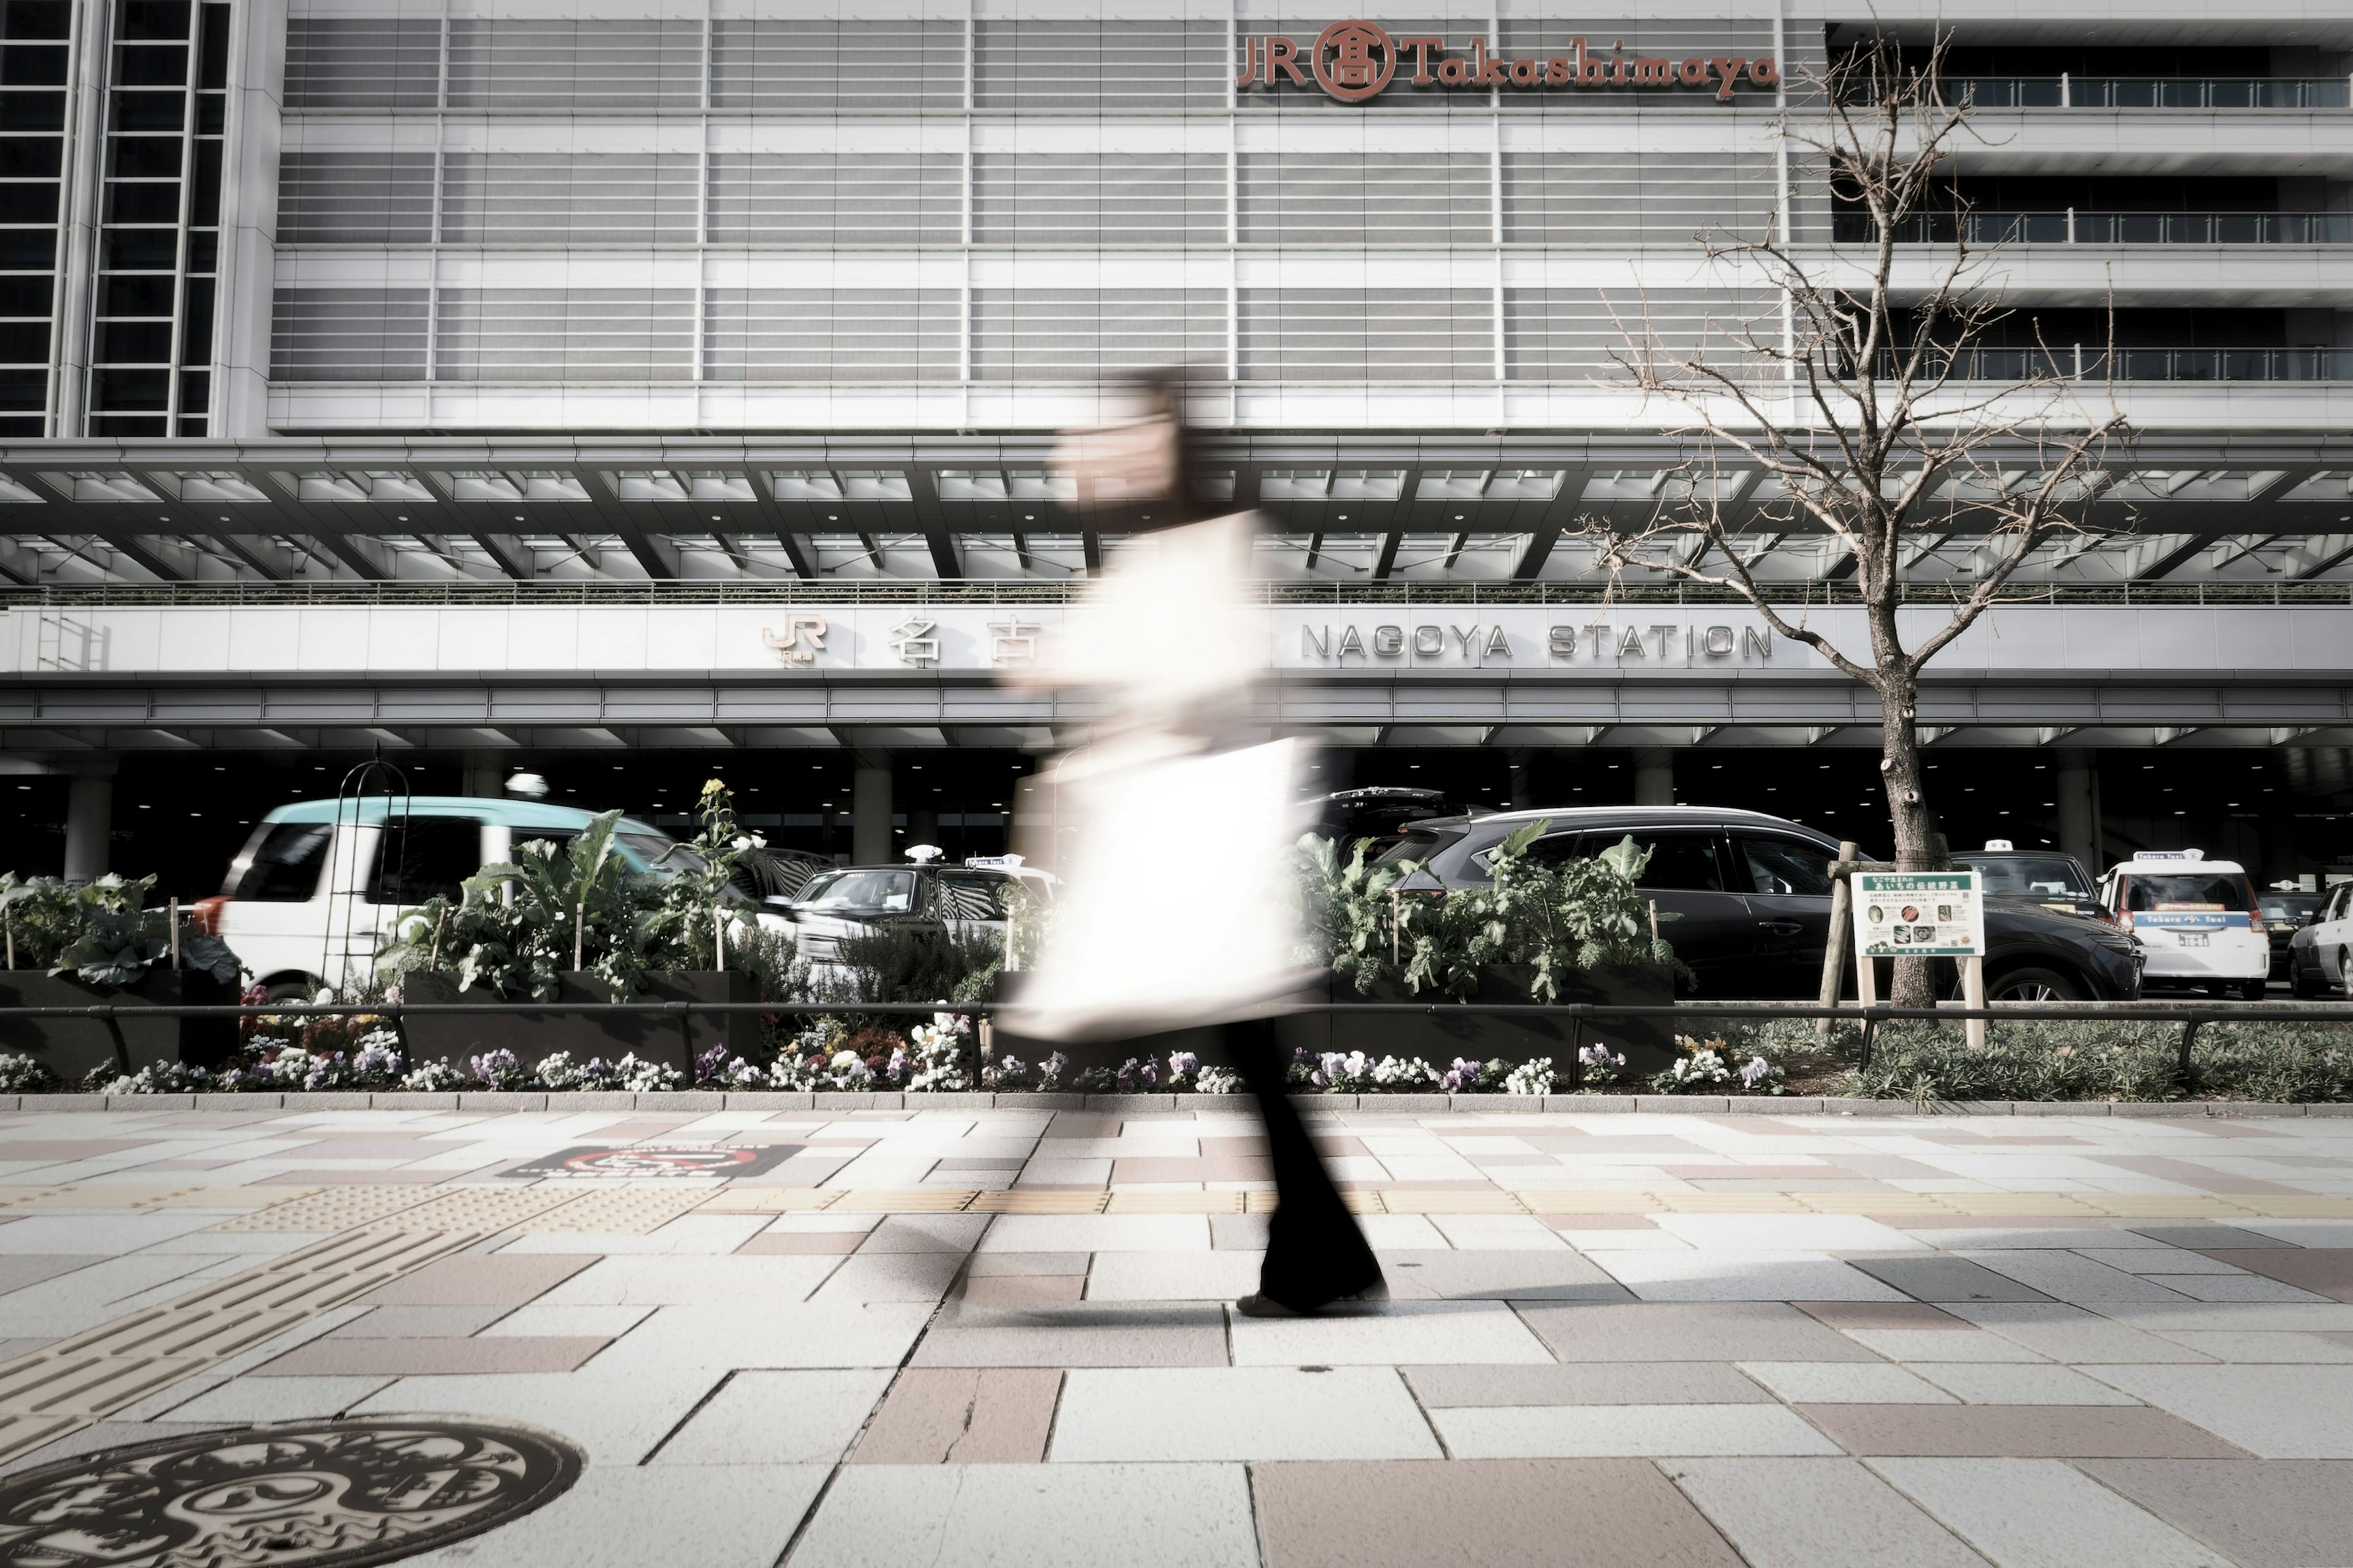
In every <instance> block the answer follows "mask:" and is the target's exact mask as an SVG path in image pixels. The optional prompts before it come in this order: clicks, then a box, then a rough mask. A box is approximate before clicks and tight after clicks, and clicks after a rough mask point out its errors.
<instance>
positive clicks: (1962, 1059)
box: [1849, 1018, 2353, 1103]
mask: <svg viewBox="0 0 2353 1568" xmlns="http://www.w3.org/2000/svg"><path fill="white" fill-rule="evenodd" d="M2181 1030H2182V1026H2181V1025H2179V1024H2176V1023H2168V1022H2164V1021H2161V1020H2142V1019H2129V1018H2126V1019H2073V1018H2070V1019H2064V1020H2047V1021H2025V1020H2021V1021H2020V1022H2017V1023H2009V1022H2004V1021H2001V1020H1996V1021H1995V1022H1994V1023H1993V1024H1991V1025H1990V1026H1989V1028H1988V1030H1987V1042H1986V1044H1985V1046H1984V1047H1982V1048H1980V1049H1971V1048H1970V1047H1969V1045H1968V1039H1967V1037H1966V1036H1965V1034H1964V1033H1963V1031H1962V1029H1961V1027H1960V1026H1958V1025H1957V1024H1927V1023H1905V1024H1890V1025H1888V1026H1885V1027H1883V1028H1882V1029H1881V1030H1880V1031H1879V1032H1878V1035H1877V1037H1876V1038H1875V1039H1874V1041H1873V1049H1872V1055H1871V1061H1870V1062H1869V1064H1868V1065H1866V1066H1863V1067H1861V1068H1857V1069H1855V1071H1854V1072H1853V1073H1852V1074H1851V1075H1850V1079H1849V1089H1850V1092H1852V1093H1854V1094H1858V1095H1862V1096H1864V1097H1867V1098H1871V1099H1878V1100H1918V1101H1922V1102H1924V1103H1925V1102H1927V1101H1933V1100H2179V1099H2183V1098H2185V1097H2188V1096H2190V1095H2199V1096H2206V1097H2212V1098H2218V1099H2224V1100H2268V1101H2306V1100H2353V1027H2348V1026H2345V1025H2341V1024H2295V1023H2284V1022H2279V1021H2275V1020H2272V1019H2251V1020H2248V1021H2246V1022H2243V1023H2240V1022H2232V1023H2219V1024H2207V1025H2204V1026H2200V1029H2199V1031H2198V1035H2197V1038H2196V1039H2195V1041H2194V1042H2193V1043H2192V1046H2191V1049H2190V1060H2189V1073H2188V1075H2187V1076H2186V1077H2185V1076H2184V1075H2183V1074H2182V1071H2181V1065H2180V1057H2181Z"/></svg>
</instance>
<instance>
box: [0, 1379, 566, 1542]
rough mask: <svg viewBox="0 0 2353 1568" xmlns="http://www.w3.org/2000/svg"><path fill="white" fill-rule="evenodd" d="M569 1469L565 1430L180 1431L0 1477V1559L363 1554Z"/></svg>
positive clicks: (541, 1490) (523, 1504) (469, 1514)
mask: <svg viewBox="0 0 2353 1568" xmlns="http://www.w3.org/2000/svg"><path fill="white" fill-rule="evenodd" d="M579 1478H580V1455H579V1453H578V1452H577V1451H576V1450H575V1449H574V1448H573V1447H571V1446H570V1445H569V1444H567V1443H565V1442H564V1441H562V1440H561V1439H559V1438H556V1437H553V1436H549V1435H547V1434H545V1433H543V1432H534V1431H532V1430H530V1429H529V1428H527V1427H518V1426H489V1425H486V1424H484V1423H481V1422H478V1421H464V1420H443V1419H440V1418H438V1417H434V1416H425V1417H418V1418H386V1419H383V1420H373V1421H370V1420H361V1421H301V1422H290V1423H287V1424H284V1425H281V1426H246V1427H239V1428H237V1429H235V1430H230V1431H222V1432H197V1433H193V1434H183V1435H181V1436H176V1437H172V1438H168V1439H166V1440H164V1441H163V1442H158V1443H140V1444H134V1445H132V1446H130V1447H121V1448H107V1449H102V1450H100V1452H97V1453H94V1454H82V1455H79V1456H77V1457H75V1458H70V1459H66V1460H62V1461H60V1462H58V1463H57V1464H54V1465H44V1466H42V1467H41V1468H39V1469H37V1470H26V1471H25V1472H24V1473H23V1474H21V1475H15V1476H10V1477H8V1478H6V1479H5V1480H0V1563H54V1564H58V1568H68V1565H72V1568H80V1565H82V1564H90V1565H92V1568H95V1565H97V1564H100V1563H103V1564H106V1568H252V1565H253V1564H258V1563H268V1564H272V1565H273V1568H274V1565H279V1564H283V1565H284V1568H361V1565H362V1564H365V1563H390V1562H393V1561H395V1560H396V1559H398V1558H402V1557H407V1556H411V1555H414V1554H415V1553H417V1552H427V1551H430V1550H432V1549H433V1548H435V1547H438V1546H446V1545H448V1543H449V1542H453V1541H461V1540H463V1539H465V1538H466V1537H467V1536H470V1535H480V1533H481V1532H482V1531H486V1530H492V1529H495V1528H497V1527H498V1526H499V1525H501V1524H504V1523H506V1522H508V1521H511V1520H514V1519H519V1518H521V1517H522V1515H524V1514H526V1513H529V1512H530V1511H531V1510H533V1509H535V1508H538V1507H539V1506H540V1505H541V1504H543V1503H544V1502H546V1501H548V1500H550V1499H552V1498H555V1497H558V1496H561V1495H562V1494H563V1493H564V1492H565V1491H566V1490H567V1489H570V1487H571V1485H572V1483H573V1482H574V1481H575V1480H577V1479H579Z"/></svg>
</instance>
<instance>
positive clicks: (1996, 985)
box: [1986, 969, 2084, 1002]
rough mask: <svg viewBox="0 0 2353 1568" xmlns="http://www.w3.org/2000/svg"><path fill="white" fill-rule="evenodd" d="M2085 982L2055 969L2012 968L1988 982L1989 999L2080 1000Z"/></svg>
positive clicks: (2016, 1000)
mask: <svg viewBox="0 0 2353 1568" xmlns="http://www.w3.org/2000/svg"><path fill="white" fill-rule="evenodd" d="M1986 1000H1987V1001H1989V1002H2081V1001H2083V1000H2084V986H2083V983H2082V982H2081V981H2079V980H2077V979H2076V978H2075V977H2074V976H2073V975H2072V974H2065V973H2061V972H2060V971H2058V970H2056V969H2012V970H2007V971H2005V972H2004V973H2000V974H1998V975H1996V976H1994V978H1993V979H1992V980H1990V981H1989V982H1987V984H1986Z"/></svg>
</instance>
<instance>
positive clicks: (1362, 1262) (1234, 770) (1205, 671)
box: [1006, 379, 1386, 1317]
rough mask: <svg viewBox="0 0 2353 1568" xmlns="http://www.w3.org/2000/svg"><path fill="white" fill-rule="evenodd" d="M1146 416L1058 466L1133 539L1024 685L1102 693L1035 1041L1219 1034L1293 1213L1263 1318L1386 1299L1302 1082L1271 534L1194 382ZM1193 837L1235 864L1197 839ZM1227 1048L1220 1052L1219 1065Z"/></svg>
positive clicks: (1023, 999)
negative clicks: (1293, 1063)
mask: <svg viewBox="0 0 2353 1568" xmlns="http://www.w3.org/2000/svg"><path fill="white" fill-rule="evenodd" d="M1135 392H1136V397H1137V401H1138V403H1139V405H1140V407H1139V411H1138V416H1137V417H1135V418H1134V420H1132V421H1131V422H1129V423H1126V424H1123V425H1118V426H1113V427H1110V428H1107V429H1102V430H1094V431H1089V432H1086V433H1083V434H1080V435H1074V436H1072V437H1069V438H1068V439H1067V440H1066V441H1065V443H1064V445H1063V448H1062V450H1061V452H1060V453H1059V454H1058V456H1057V466H1058V467H1059V468H1062V469H1064V470H1065V471H1066V472H1067V473H1069V475H1070V476H1071V479H1072V481H1073V483H1074V485H1075V492H1076V493H1075V498H1074V504H1075V505H1076V506H1077V508H1078V509H1079V510H1080V511H1081V512H1082V514H1085V515H1086V516H1087V521H1088V523H1089V526H1090V527H1092V528H1094V529H1097V530H1100V531H1117V532H1122V533H1124V534H1125V535H1126V536H1127V537H1126V539H1125V542H1124V543H1123V545H1122V547H1121V549H1120V552H1119V557H1118V559H1117V561H1116V562H1115V563H1114V564H1113V567H1112V568H1111V570H1110V571H1108V572H1107V573H1105V574H1103V576H1102V577H1100V578H1099V579H1098V580H1097V581H1095V582H1094V583H1092V584H1090V587H1089V591H1088V593H1087V594H1086V595H1085V597H1084V598H1083V599H1082V600H1081V601H1080V602H1078V603H1077V604H1075V605H1072V606H1071V612H1070V616H1069V618H1068V621H1067V623H1066V625H1065V628H1064V633H1063V636H1062V637H1061V638H1060V646H1059V647H1058V648H1057V649H1056V650H1055V652H1054V654H1053V656H1051V657H1050V658H1046V659H1043V660H1041V662H1040V666H1039V668H1036V669H1031V670H1024V671H1020V672H1018V673H1017V674H1015V675H1014V676H1013V677H1012V679H1017V680H1019V681H1022V682H1023V683H1025V684H1034V685H1043V686H1054V687H1062V688H1075V689H1083V690H1085V691H1086V692H1088V693H1090V694H1091V695H1092V700H1093V701H1092V723H1091V725H1090V732H1089V736H1088V740H1087V742H1086V743H1085V744H1084V745H1083V746H1082V747H1080V748H1078V749H1076V750H1074V751H1071V752H1066V753H1065V754H1063V755H1062V756H1060V757H1059V758H1057V759H1056V760H1055V761H1054V763H1052V764H1051V765H1050V767H1049V768H1048V770H1047V771H1046V773H1044V774H1043V775H1042V776H1041V779H1040V783H1041V784H1042V785H1043V786H1045V787H1047V788H1048V789H1050V791H1051V792H1052V795H1053V798H1054V801H1055V805H1054V818H1055V823H1056V826H1057V829H1058V848H1057V856H1056V858H1057V860H1058V862H1059V865H1058V869H1059V870H1060V875H1061V877H1062V880H1063V887H1062V890H1061V892H1060V896H1059V897H1058V898H1057V900H1055V910H1054V921H1053V927H1052V930H1051V931H1050V933H1049V935H1048V936H1047V938H1046V941H1045V943H1044V951H1043V952H1042V953H1041V954H1040V955H1039V963H1038V966H1037V968H1036V970H1035V971H1034V972H1033V973H1030V974H1029V975H1027V976H1026V977H1025V984H1024V987H1023V990H1022V993H1021V996H1020V1005H1019V1007H1018V1010H1017V1011H1015V1012H1013V1013H1012V1014H1011V1015H1010V1016H1008V1018H1007V1020H1006V1022H1008V1024H1009V1025H1010V1026H1011V1027H1012V1028H1013V1029H1014V1030H1015V1031H1017V1032H1018V1033H1019V1034H1020V1035H1023V1036H1026V1037H1035V1038H1038V1039H1041V1040H1050V1041H1057V1042H1062V1043H1068V1044H1091V1045H1098V1046H1101V1045H1105V1044H1111V1043H1114V1042H1117V1043H1121V1044H1122V1045H1123V1046H1124V1048H1126V1049H1128V1050H1130V1051H1132V1052H1134V1054H1138V1055H1156V1054H1158V1050H1157V1047H1158V1046H1159V1045H1165V1044H1167V1043H1170V1042H1168V1041H1167V1040H1166V1039H1161V1040H1157V1041H1155V1039H1154V1038H1153V1037H1166V1036H1167V1035H1169V1034H1171V1033H1172V1032H1174V1031H1184V1030H1198V1029H1202V1028H1205V1027H1207V1028H1214V1029H1216V1030H1217V1031H1218V1033H1219V1037H1220V1045H1221V1047H1222V1054H1223V1055H1224V1056H1225V1057H1226V1058H1228V1059H1229V1060H1230V1061H1231V1062H1232V1063H1233V1065H1234V1067H1235V1068H1237V1069H1238V1070H1239V1071H1240V1074H1241V1076H1242V1078H1243V1079H1244V1081H1245V1082H1246V1083H1247V1084H1248V1085H1249V1087H1250V1092H1251V1093H1252V1094H1254V1095H1256V1096H1257V1099H1258V1104H1259V1109H1260V1113H1261V1116H1262V1117H1263V1118H1264V1121H1265V1124H1266V1139H1267V1152H1268V1155H1269V1157H1270V1160H1271V1163H1272V1166H1273V1170H1274V1182H1275V1192H1276V1205H1277V1206H1276V1208H1275V1212H1274V1214H1273V1215H1271V1218H1270V1221H1269V1225H1268V1234H1267V1249H1266V1262H1265V1265H1264V1267H1263V1268H1262V1269H1261V1272H1260V1275H1259V1289H1258V1290H1257V1292H1256V1293H1255V1294H1252V1295H1249V1296H1245V1297H1243V1298H1242V1299H1241V1300H1240V1301H1238V1302H1236V1303H1235V1307H1236V1310H1239V1311H1240V1312H1242V1313H1244V1314H1246V1315H1249V1316H1252V1317H1292V1316H1301V1315H1304V1314H1307V1313H1312V1312H1314V1311H1317V1310H1321V1309H1323V1308H1324V1307H1326V1306H1329V1305H1330V1304H1332V1303H1333V1302H1335V1301H1337V1300H1343V1299H1345V1298H1352V1297H1353V1298H1358V1299H1371V1298H1378V1297H1382V1296H1385V1295H1386V1291H1385V1289H1384V1288H1383V1286H1382V1282H1381V1270H1380V1265H1379V1263H1378V1262H1377V1260H1376V1259H1375V1258H1374V1257H1373V1252H1372V1248H1371V1247H1368V1246H1367V1245H1366V1242H1365V1237H1364V1233H1363V1232H1362V1231H1361V1230H1360V1229H1358V1228H1357V1226H1356V1218H1355V1216H1354V1215H1351V1214H1350V1213H1349V1212H1348V1208H1347V1205H1345V1203H1344V1202H1342V1200H1341V1197H1340V1194H1339V1191H1338V1189H1337V1188H1336V1187H1335V1186H1334V1184H1333V1183H1332V1178H1331V1174H1330V1173H1329V1172H1327V1171H1326V1170H1325V1169H1324V1163H1323V1161H1322V1159H1321V1157H1319V1156H1318V1154H1317V1153H1316V1152H1315V1146H1314V1143H1313V1142H1311V1141H1310V1140H1309V1138H1308V1135H1307V1129H1306V1126H1305V1125H1304V1123H1303V1122H1302V1121H1301V1120H1300V1116H1299V1112H1298V1110H1297V1109H1296V1108H1295V1107H1294V1106H1293V1104H1292V1102H1291V1098H1290V1094H1289V1091H1288V1089H1287V1087H1286V1084H1285V1077H1286V1069H1287V1068H1288V1065H1289V1064H1288V1062H1287V1060H1286V1058H1285V1054H1284V1052H1283V1051H1282V1047H1281V1045H1280V1043H1279V1041H1278V1039H1277V1036H1276V1030H1275V1025H1274V1019H1275V1017H1276V1016H1279V1015H1280V1014H1281V1013H1282V1011H1283V1010H1284V1006H1285V1004H1286V1002H1287V1001H1288V1000H1290V999H1292V998H1293V997H1295V996H1297V995H1298V994H1300V992H1301V991H1302V990H1303V988H1304V987H1305V986H1307V985H1309V984H1314V981H1315V979H1316V978H1317V976H1316V973H1315V972H1314V970H1313V969H1312V968H1309V967H1306V966H1304V965H1303V964H1302V963H1301V951H1302V944H1301V931H1300V922H1299V917H1298V912H1297V894H1296V892H1295V890H1294V889H1293V887H1292V885H1291V870H1290V867H1291V858H1292V851H1293V845H1294V843H1295V842H1296V840H1297V838H1298V837H1299V835H1300V833H1301V832H1302V831H1303V830H1304V827H1305V823H1304V821H1303V818H1302V813H1301V808H1300V805H1299V801H1300V795H1301V789H1300V785H1301V783H1302V781H1303V776H1304V764H1305V758H1306V750H1307V749H1306V747H1305V746H1303V744H1302V743H1301V742H1297V741H1292V740H1275V741H1270V740H1266V739H1264V738H1263V731H1262V729H1261V721H1260V719H1259V717H1258V715H1257V713H1256V711H1255V709H1254V704H1253V701H1252V698H1253V694H1254V689H1255V688H1256V686H1257V683H1258V682H1259V681H1260V680H1261V679H1263V677H1264V674H1265V668H1266V667H1265V657H1264V656H1265V648H1266V638H1267V628H1266V623H1265V618H1264V616H1263V613H1262V611H1261V609H1260V608H1259V607H1258V606H1257V605H1254V604H1253V603H1252V602H1251V600H1252V597H1253V593H1252V589H1253V581H1254V578H1255V573H1254V571H1253V567H1254V565H1255V560H1254V552H1255V549H1256V528H1255V526H1254V521H1255V520H1254V519H1253V518H1252V517H1251V516H1250V514H1248V513H1229V514H1226V515H1216V513H1217V511H1218V509H1217V507H1216V506H1215V505H1214V504H1213V503H1211V502H1209V501H1208V499H1207V498H1206V497H1204V496H1202V495H1201V494H1200V492H1199V490H1198V476H1197V474H1196V472H1195V470H1194V468H1193V466H1192V464H1191V463H1190V462H1189V461H1188V456H1189V454H1188V452H1187V440H1186V433H1185V427H1184V422H1183V418H1182V411H1181V406H1180V403H1179V399H1178V395H1177V389H1176V384H1175V383H1174V382H1173V381H1168V380H1158V379H1155V380H1153V381H1151V382H1148V383H1145V384H1142V385H1140V386H1139V387H1137V388H1136V389H1135ZM1194 825H1208V827H1209V828H1210V830H1211V832H1212V834H1213V836H1214V843H1215V846H1216V854H1217V858H1216V861H1215V863H1214V864H1210V865H1203V864H1200V863H1198V862H1190V863H1188V861H1187V859H1186V858H1184V857H1182V856H1181V855H1179V854H1178V853H1177V852H1176V845H1177V844H1178V843H1180V842H1182V841H1183V839H1184V838H1185V837H1187V833H1186V830H1187V828H1189V827H1191V826H1194ZM1206 1054H1216V1053H1206Z"/></svg>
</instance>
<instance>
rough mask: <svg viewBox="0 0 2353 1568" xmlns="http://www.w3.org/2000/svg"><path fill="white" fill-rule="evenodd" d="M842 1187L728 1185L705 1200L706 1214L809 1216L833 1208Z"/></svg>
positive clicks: (703, 1206) (704, 1211)
mask: <svg viewBox="0 0 2353 1568" xmlns="http://www.w3.org/2000/svg"><path fill="white" fill-rule="evenodd" d="M841 1193H842V1189H841V1188H839V1187H746V1186H737V1185H733V1184H731V1185H728V1186H724V1187H722V1188H720V1189H719V1190H718V1191H717V1192H716V1193H713V1194H711V1195H710V1196H709V1197H707V1198H705V1199H703V1200H702V1212H703V1213H704V1214H806V1213H808V1212H810V1211H812V1210H816V1209H822V1208H830V1207H832V1206H833V1205H834V1204H835V1203H836V1202H838V1201H839V1199H840V1197H841Z"/></svg>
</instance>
